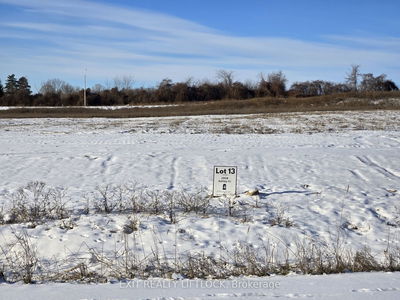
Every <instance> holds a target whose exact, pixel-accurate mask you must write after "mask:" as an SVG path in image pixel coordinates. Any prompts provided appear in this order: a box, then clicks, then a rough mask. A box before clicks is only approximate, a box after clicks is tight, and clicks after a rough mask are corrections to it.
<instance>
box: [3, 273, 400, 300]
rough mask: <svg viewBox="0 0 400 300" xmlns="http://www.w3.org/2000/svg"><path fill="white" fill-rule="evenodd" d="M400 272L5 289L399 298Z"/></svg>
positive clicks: (51, 294) (162, 297)
mask: <svg viewBox="0 0 400 300" xmlns="http://www.w3.org/2000/svg"><path fill="white" fill-rule="evenodd" d="M399 282H400V273H355V274H340V275H320V276H297V275H296V276H275V277H267V278H240V279H232V280H221V281H220V280H213V281H211V280H208V281H206V280H182V281H170V280H162V279H161V280H157V279H153V280H148V281H141V280H136V281H135V280H134V281H128V282H122V283H114V284H96V285H94V284H89V285H82V284H43V285H34V286H27V285H21V284H16V285H5V284H0V299H7V300H20V299H24V300H36V299H41V300H47V299H48V300H52V299H58V300H83V299H91V300H106V299H107V300H128V299H135V300H136V299H154V300H155V299H158V300H182V299H187V300H190V299H192V300H195V299H196V300H197V299H204V300H212V299H220V300H222V299H226V300H228V299H238V300H239V299H346V300H366V299H372V300H375V299H398V298H399V295H400V285H399Z"/></svg>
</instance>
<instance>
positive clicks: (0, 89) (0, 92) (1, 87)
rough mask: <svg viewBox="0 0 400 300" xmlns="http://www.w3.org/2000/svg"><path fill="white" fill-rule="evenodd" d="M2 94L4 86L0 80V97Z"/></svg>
mask: <svg viewBox="0 0 400 300" xmlns="http://www.w3.org/2000/svg"><path fill="white" fill-rule="evenodd" d="M3 95H4V88H3V85H2V84H1V80H0V97H3Z"/></svg>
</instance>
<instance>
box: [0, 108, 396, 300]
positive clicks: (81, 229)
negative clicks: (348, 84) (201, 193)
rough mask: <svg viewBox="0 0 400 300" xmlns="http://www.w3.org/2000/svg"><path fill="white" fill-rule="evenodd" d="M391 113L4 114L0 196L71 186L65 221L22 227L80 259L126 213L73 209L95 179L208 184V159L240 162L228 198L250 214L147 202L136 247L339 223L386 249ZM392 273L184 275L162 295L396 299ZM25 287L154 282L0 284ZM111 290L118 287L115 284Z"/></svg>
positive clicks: (19, 290) (182, 245)
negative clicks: (274, 284)
mask: <svg viewBox="0 0 400 300" xmlns="http://www.w3.org/2000/svg"><path fill="white" fill-rule="evenodd" d="M399 120H400V113H399V112H396V111H387V112H385V111H377V112H350V113H313V114H309V115H304V114H298V113H296V114H276V115H264V116H261V115H259V116H223V117H221V116H211V117H193V118H189V117H181V118H148V119H125V120H115V119H114V120H109V119H80V120H73V119H39V120H35V119H28V120H0V166H1V172H0V182H1V184H0V206H1V205H2V206H3V207H7V205H9V199H10V198H9V195H10V194H11V193H12V192H14V191H15V190H16V189H18V188H19V187H21V186H23V185H25V184H26V183H28V182H30V181H35V180H38V181H43V182H45V183H46V184H48V185H50V186H62V187H65V188H67V193H68V196H69V197H70V201H69V203H68V205H69V207H70V208H71V209H73V210H74V214H73V218H72V219H71V221H72V222H73V223H74V226H73V229H70V230H68V229H65V228H62V226H60V224H61V223H62V222H61V221H49V222H47V223H45V224H38V225H37V226H36V227H35V228H30V229H27V230H28V233H29V235H30V236H31V241H32V242H33V243H34V245H35V246H36V247H37V249H38V253H39V254H40V256H41V257H42V258H46V259H49V260H51V259H54V258H55V257H57V258H58V259H69V258H70V257H71V255H72V256H77V257H78V258H79V259H83V258H82V257H84V255H83V256H82V257H79V255H80V254H81V253H83V252H84V250H85V249H86V250H87V249H98V250H99V251H100V250H101V251H103V252H105V253H106V252H112V251H113V250H114V249H115V248H116V247H120V245H121V244H123V234H122V233H121V231H122V228H123V227H124V224H126V222H127V218H128V216H126V215H101V214H89V215H81V214H79V209H82V208H84V206H85V204H86V201H85V199H84V198H83V195H84V194H85V193H91V192H93V191H95V190H96V187H97V186H99V185H100V186H104V185H105V184H109V183H111V184H125V183H128V182H133V181H135V182H138V183H139V184H140V185H143V186H147V187H148V188H149V189H151V190H169V191H174V190H175V191H181V190H185V191H189V192H194V191H196V190H198V189H199V188H200V187H205V188H207V189H208V190H209V191H210V190H211V186H212V175H213V174H212V170H213V166H214V165H236V166H238V174H239V178H238V190H239V193H240V197H239V198H238V200H237V206H238V207H240V209H241V210H243V209H244V210H245V211H246V216H247V215H248V216H249V218H247V217H246V220H243V218H242V217H240V218H235V217H221V215H213V214H211V215H209V216H207V217H199V216H196V215H193V214H188V215H182V216H180V219H179V221H178V223H177V224H169V223H168V221H167V218H166V217H165V216H153V215H143V216H141V217H140V224H141V226H140V229H139V235H140V238H141V239H142V241H143V242H141V245H139V246H138V249H137V250H138V251H139V252H140V253H143V254H141V255H143V257H145V256H146V255H147V254H148V253H150V252H151V251H152V249H153V248H154V246H155V244H156V243H160V245H162V248H163V253H164V255H166V256H168V257H172V256H173V255H175V254H176V252H178V254H181V253H187V252H191V251H202V252H204V253H207V254H210V255H219V251H221V248H222V247H223V248H224V249H232V248H233V247H235V245H237V244H238V243H239V242H242V241H244V242H247V243H251V244H253V245H254V246H255V247H261V246H262V245H265V244H269V243H272V244H275V245H276V244H282V245H284V246H285V247H287V248H288V249H294V248H295V246H296V242H298V241H301V240H305V239H313V240H318V241H320V242H321V243H326V244H329V243H334V242H335V239H336V238H337V235H336V234H337V232H338V230H339V229H340V232H341V233H342V234H343V243H344V244H345V245H346V246H348V247H350V248H351V249H356V250H357V249H361V248H362V247H364V246H368V247H370V248H371V250H372V251H373V253H374V254H375V255H376V257H377V259H383V251H384V250H385V249H387V247H388V245H389V246H391V247H395V246H400V226H399V225H400V202H399V201H400V193H399V191H398V190H399V187H400V155H399V153H400V152H399V148H400V125H399V124H400V121H399ZM227 133H230V134H227ZM238 133H240V134H238ZM258 133H265V134H258ZM266 133H269V134H266ZM250 189H258V190H259V191H260V195H259V196H257V197H250V196H245V195H244V192H245V191H247V190H250ZM215 201H216V205H217V206H218V205H220V206H221V207H224V203H218V201H220V200H215ZM220 202H221V201H220ZM279 212H283V213H284V216H285V218H288V219H289V220H290V222H291V223H292V224H293V226H291V227H285V226H272V225H271V222H270V218H271V213H275V214H276V213H279ZM27 227H29V226H27V224H15V225H12V226H10V225H2V226H0V244H2V243H3V245H4V244H5V243H7V241H8V240H10V239H11V238H12V234H11V230H20V229H23V228H27ZM155 237H157V241H155ZM221 245H222V246H221ZM277 278H278V277H277ZM349 278H350V279H349ZM270 279H271V278H268V279H266V280H270ZM399 279H400V277H399V274H397V273H394V274H385V273H374V274H347V275H334V276H321V277H307V276H306V277H302V276H294V277H279V281H280V282H281V287H280V289H279V290H260V291H258V290H257V291H254V290H252V291H247V290H246V289H242V290H238V291H229V292H228V291H224V290H218V289H214V290H213V289H211V290H209V291H204V290H201V291H197V290H196V289H189V291H183V293H182V295H180V293H181V292H182V291H179V290H178V291H177V290H176V289H167V290H166V291H164V290H162V295H164V296H166V297H167V296H168V297H169V296H171V297H177V296H183V297H189V298H190V297H199V298H201V299H203V298H205V299H214V298H225V299H228V298H231V297H233V296H235V295H237V296H238V297H239V298H244V297H245V296H246V295H247V296H248V297H249V298H251V299H253V298H254V299H257V298H262V297H264V295H266V296H271V297H282V298H296V297H314V298H322V297H323V296H322V295H324V297H326V296H327V295H328V296H330V297H332V298H346V299H353V298H354V299H367V298H372V297H374V298H376V297H382V299H383V298H390V299H396V298H397V296H398V295H399V290H398V288H399V287H400V283H399V282H400V281H399ZM257 280H263V279H257ZM332 282H334V283H335V284H332ZM322 287H323V288H322ZM27 289H28V290H29V294H30V295H31V296H32V298H31V299H35V298H38V297H39V296H35V295H41V296H40V297H41V298H43V299H44V297H45V294H47V295H54V294H53V293H59V291H62V293H64V294H66V293H68V295H69V293H71V295H74V297H75V296H76V297H75V298H74V299H81V298H82V299H85V298H89V299H91V298H93V299H136V298H154V297H159V296H160V294H159V293H160V291H157V290H146V289H143V288H142V289H141V290H140V292H138V293H139V294H138V295H139V296H138V297H136V296H131V295H133V294H132V293H134V292H136V290H131V289H129V290H122V289H119V287H117V286H116V285H99V286H95V287H94V288H93V289H92V288H91V286H84V287H81V286H78V287H77V286H75V285H53V284H51V285H45V286H35V287H32V288H27V287H24V286H20V285H5V284H2V285H1V286H0V299H22V298H24V299H29V298H26V297H25V296H26V293H27ZM115 290H118V293H120V294H118V293H117V294H116V295H114V294H113V293H114V292H115ZM64 291H65V292H64ZM93 291H95V294H92V292H93ZM31 292H32V293H31ZM81 292H82V293H83V294H82V295H83V296H81V294H79V293H81ZM103 292H104V293H103ZM147 292H148V294H147ZM35 293H38V294H35ZM97 293H98V294H97ZM169 293H171V294H169ZM23 295H25V296H23ZM50 298H51V297H50V296H49V299H50ZM60 299H63V298H60ZM65 299H73V298H70V297H68V298H65Z"/></svg>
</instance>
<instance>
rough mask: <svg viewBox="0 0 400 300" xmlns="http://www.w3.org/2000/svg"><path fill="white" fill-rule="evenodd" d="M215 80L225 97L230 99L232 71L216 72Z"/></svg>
mask: <svg viewBox="0 0 400 300" xmlns="http://www.w3.org/2000/svg"><path fill="white" fill-rule="evenodd" d="M217 79H218V80H219V81H220V82H221V83H222V85H223V87H224V89H225V92H226V97H228V98H231V97H232V85H233V71H226V70H218V71H217Z"/></svg>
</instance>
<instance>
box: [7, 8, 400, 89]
mask: <svg viewBox="0 0 400 300" xmlns="http://www.w3.org/2000/svg"><path fill="white" fill-rule="evenodd" d="M0 4H7V5H12V6H16V7H18V8H19V9H20V13H21V15H23V16H24V19H23V20H21V19H18V20H13V19H11V18H9V19H7V18H4V20H3V21H1V22H0V38H1V39H2V40H3V41H4V43H3V44H5V46H4V47H3V46H2V47H1V49H0V58H1V62H0V69H1V70H2V72H5V73H4V74H1V76H2V77H4V76H5V75H6V73H7V74H9V73H18V72H19V73H22V74H24V75H28V76H30V77H34V78H36V80H38V81H40V80H44V79H47V78H51V77H60V78H64V79H72V78H77V77H79V78H80V77H81V75H82V70H83V69H84V68H87V69H88V75H89V77H90V78H92V81H93V82H94V81H100V82H102V81H104V80H106V79H107V78H113V77H115V76H117V75H121V74H132V75H134V76H135V78H136V79H137V80H138V81H139V82H154V81H158V80H161V79H162V78H164V77H170V78H172V79H174V80H183V79H185V78H187V77H189V76H194V77H197V78H205V77H212V76H213V75H214V72H215V70H217V69H221V68H225V69H230V70H236V71H237V72H236V74H237V75H238V77H241V78H239V79H245V78H246V77H248V78H253V79H255V78H256V74H257V73H259V72H270V71H274V70H278V69H281V70H283V71H284V72H286V73H287V74H288V77H289V78H290V79H291V80H292V81H295V80H306V79H315V78H323V79H332V80H338V79H339V77H340V76H341V77H343V75H344V73H345V72H346V70H347V68H348V67H349V65H350V64H354V63H357V64H361V65H362V66H363V67H364V68H365V69H368V71H369V72H375V71H376V72H380V73H382V72H386V71H387V70H392V71H393V70H400V51H399V50H400V41H399V39H395V38H392V37H388V38H379V39H367V38H359V37H343V36H327V37H325V39H323V40H320V41H319V42H312V41H302V40H295V39H288V38H271V37H268V36H264V37H241V36H233V35H229V34H226V33H224V32H220V31H218V30H216V29H213V28H209V27H206V26H203V25H201V24H197V23H194V22H191V21H189V20H185V19H181V18H177V17H174V16H170V15H165V14H160V13H155V12H151V11H144V10H138V9H133V8H126V7H118V6H116V5H111V4H99V3H96V2H91V1H83V0H76V1H74V0H69V1H64V0H59V1H49V0H43V1H29V0H0ZM38 20H40V21H38ZM17 54H18V55H17ZM21 54H23V59H21V56H20V55H21ZM380 70H381V71H380ZM26 73H28V74H26ZM390 75H392V76H393V75H395V76H400V73H399V71H394V74H393V72H392V73H391V74H390Z"/></svg>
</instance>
